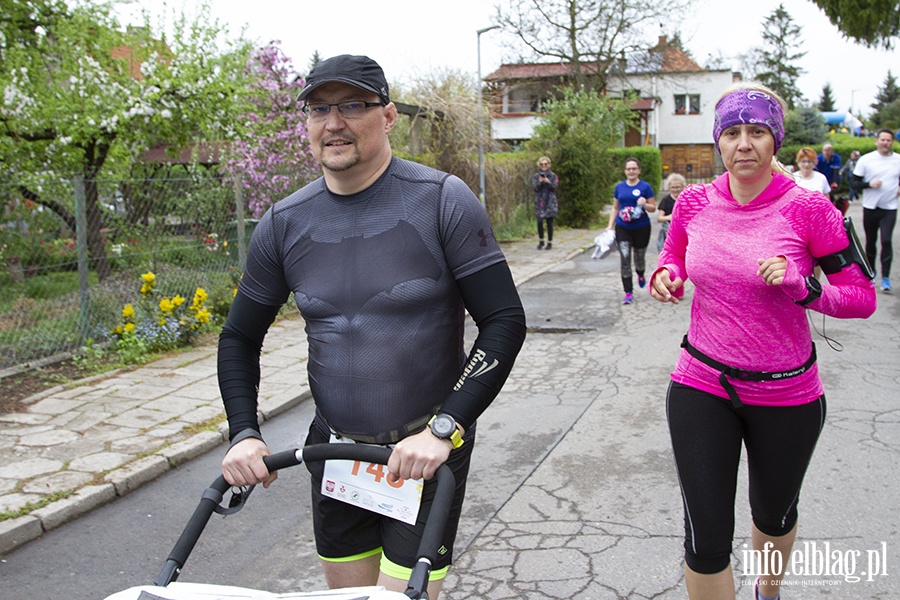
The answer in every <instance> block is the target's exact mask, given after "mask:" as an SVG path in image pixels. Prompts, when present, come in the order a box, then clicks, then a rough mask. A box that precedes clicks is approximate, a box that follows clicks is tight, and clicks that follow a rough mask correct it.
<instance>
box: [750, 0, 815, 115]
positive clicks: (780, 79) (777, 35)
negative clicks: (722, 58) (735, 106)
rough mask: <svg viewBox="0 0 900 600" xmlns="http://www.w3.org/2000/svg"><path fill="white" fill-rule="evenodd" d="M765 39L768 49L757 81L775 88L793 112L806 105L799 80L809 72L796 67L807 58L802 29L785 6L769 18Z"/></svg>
mask: <svg viewBox="0 0 900 600" xmlns="http://www.w3.org/2000/svg"><path fill="white" fill-rule="evenodd" d="M762 37H763V42H765V46H764V47H763V49H762V52H761V64H760V65H759V67H760V70H759V72H758V73H757V75H756V78H757V79H758V80H759V82H760V83H763V84H765V85H767V86H769V87H770V88H772V90H773V91H774V92H776V93H777V94H778V95H780V96H781V97H782V98H783V99H784V101H785V102H786V103H787V105H788V108H791V109H792V108H794V107H795V106H797V105H799V104H801V103H802V102H803V94H802V93H801V92H800V89H799V88H798V87H797V80H798V79H799V78H800V75H802V74H803V73H805V72H806V71H804V70H802V69H801V68H800V67H799V66H797V61H799V60H800V59H801V58H803V57H804V56H806V52H800V51H799V48H800V45H801V44H802V40H801V39H800V27H799V26H798V25H796V24H795V23H794V20H793V18H791V15H790V13H788V12H787V10H785V8H784V5H783V4H779V5H778V8H776V9H775V10H773V11H772V13H771V14H770V15H769V16H768V17H766V20H765V21H764V22H763V32H762Z"/></svg>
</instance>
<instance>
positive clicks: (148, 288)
mask: <svg viewBox="0 0 900 600" xmlns="http://www.w3.org/2000/svg"><path fill="white" fill-rule="evenodd" d="M152 291H153V286H152V285H150V284H149V283H145V284H144V285H142V286H141V294H142V295H144V296H147V295H149V294H150V292H152Z"/></svg>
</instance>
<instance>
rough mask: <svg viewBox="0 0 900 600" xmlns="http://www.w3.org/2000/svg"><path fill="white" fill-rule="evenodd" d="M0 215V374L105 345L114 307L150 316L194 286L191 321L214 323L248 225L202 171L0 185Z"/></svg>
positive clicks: (228, 189) (229, 290)
mask: <svg viewBox="0 0 900 600" xmlns="http://www.w3.org/2000/svg"><path fill="white" fill-rule="evenodd" d="M0 210H2V214H0V371H2V370H6V369H9V368H11V367H14V366H21V365H35V364H41V363H42V362H50V361H52V360H54V359H56V358H59V357H60V355H63V356H64V355H65V354H66V353H72V352H74V351H77V350H78V349H80V348H81V347H83V346H84V345H86V344H103V343H105V342H109V341H111V340H115V339H116V336H121V334H122V331H123V329H122V328H123V326H126V325H128V322H129V321H131V322H132V323H133V324H132V325H131V326H130V327H131V328H133V327H135V322H136V319H135V317H134V316H131V317H129V316H128V315H127V312H128V311H127V309H126V308H125V307H126V305H131V306H132V307H133V310H134V309H136V310H137V311H138V312H140V311H141V310H142V308H143V310H144V311H145V313H146V314H145V315H144V316H145V317H150V316H151V315H152V314H153V313H154V311H156V312H158V311H160V310H164V309H165V308H166V306H169V307H170V308H171V307H172V305H171V304H170V305H162V304H160V305H159V306H157V305H156V304H157V303H159V302H161V299H168V300H169V301H170V302H174V304H175V307H176V308H177V305H178V304H180V303H181V302H184V303H185V306H186V307H190V302H191V301H192V299H193V298H195V297H196V293H197V288H201V290H202V293H203V306H204V311H205V312H204V313H203V314H201V315H200V317H201V318H200V320H201V321H203V322H206V321H207V320H209V321H211V322H215V320H216V319H221V318H223V317H224V315H225V314H227V310H228V307H229V306H230V303H231V298H232V297H233V293H234V289H235V286H236V283H237V279H238V277H239V274H240V269H241V267H242V264H243V260H244V258H245V256H246V246H247V243H248V241H249V239H250V235H251V234H252V231H253V228H254V226H255V223H256V221H255V220H253V219H245V218H244V214H243V201H242V198H241V193H240V190H239V189H238V187H237V186H231V185H228V184H226V183H225V182H223V181H222V180H220V179H216V178H213V177H190V178H185V179H142V180H117V181H101V180H97V181H90V180H88V181H85V180H83V179H78V178H75V179H71V180H57V181H45V182H41V183H40V184H35V183H31V184H29V185H7V186H2V187H0ZM148 274H152V276H153V277H152V279H153V283H152V286H151V287H152V292H153V293H152V294H150V293H146V292H147V291H148V288H146V287H144V285H145V284H146V282H147V280H148V279H149V278H150V277H149V275H148ZM142 276H144V277H142ZM142 288H143V290H144V292H145V293H142ZM151 303H152V304H151ZM164 312H165V311H164ZM170 312H172V311H170ZM197 312H198V311H196V310H195V311H194V314H193V317H194V318H195V319H196V317H197ZM203 317H205V318H203ZM137 325H138V326H140V324H139V323H137Z"/></svg>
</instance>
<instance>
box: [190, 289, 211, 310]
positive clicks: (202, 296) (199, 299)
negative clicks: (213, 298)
mask: <svg viewBox="0 0 900 600" xmlns="http://www.w3.org/2000/svg"><path fill="white" fill-rule="evenodd" d="M207 298H209V294H207V293H206V290H204V289H203V288H199V287H198V288H197V291H196V292H194V305H195V306H199V305H201V304H203V303H204V302H206V299H207Z"/></svg>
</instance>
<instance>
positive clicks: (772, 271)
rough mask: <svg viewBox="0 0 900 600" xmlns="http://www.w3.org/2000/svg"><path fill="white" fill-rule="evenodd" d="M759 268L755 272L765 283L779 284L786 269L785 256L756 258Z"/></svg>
mask: <svg viewBox="0 0 900 600" xmlns="http://www.w3.org/2000/svg"><path fill="white" fill-rule="evenodd" d="M757 262H759V269H757V271H756V274H757V275H759V276H760V277H762V278H763V281H765V282H766V285H781V284H782V282H784V274H785V272H786V271H787V258H785V257H784V256H773V257H772V258H765V259H763V258H760V259H758V261H757Z"/></svg>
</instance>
